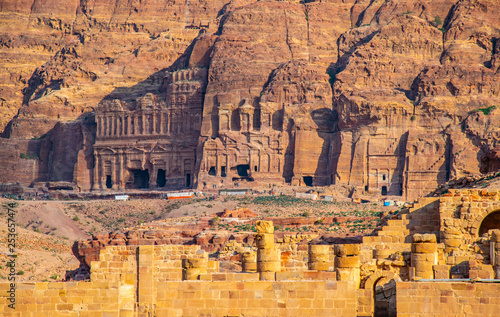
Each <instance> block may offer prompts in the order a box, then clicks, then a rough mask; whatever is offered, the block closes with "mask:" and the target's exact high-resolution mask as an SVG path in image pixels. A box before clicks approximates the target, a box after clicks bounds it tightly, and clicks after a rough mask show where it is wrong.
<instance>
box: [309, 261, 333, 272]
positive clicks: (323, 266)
mask: <svg viewBox="0 0 500 317" xmlns="http://www.w3.org/2000/svg"><path fill="white" fill-rule="evenodd" d="M308 268H309V270H312V271H329V270H330V263H329V262H322V261H321V262H309V263H308Z"/></svg>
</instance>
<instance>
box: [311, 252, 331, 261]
mask: <svg viewBox="0 0 500 317" xmlns="http://www.w3.org/2000/svg"><path fill="white" fill-rule="evenodd" d="M329 261H330V256H329V255H328V254H311V253H309V262H329Z"/></svg>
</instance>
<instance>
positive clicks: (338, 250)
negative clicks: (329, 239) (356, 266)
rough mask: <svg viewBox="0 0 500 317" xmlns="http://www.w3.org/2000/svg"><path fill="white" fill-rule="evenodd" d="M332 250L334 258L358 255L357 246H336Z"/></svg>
mask: <svg viewBox="0 0 500 317" xmlns="http://www.w3.org/2000/svg"><path fill="white" fill-rule="evenodd" d="M334 250H335V255H336V256H341V257H343V256H348V255H358V254H359V244H336V245H335V246H334Z"/></svg>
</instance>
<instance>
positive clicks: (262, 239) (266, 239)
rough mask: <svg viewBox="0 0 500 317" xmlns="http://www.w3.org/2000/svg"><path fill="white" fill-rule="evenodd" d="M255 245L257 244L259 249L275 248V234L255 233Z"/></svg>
mask: <svg viewBox="0 0 500 317" xmlns="http://www.w3.org/2000/svg"><path fill="white" fill-rule="evenodd" d="M255 245H256V246H257V249H272V248H274V234H270V233H257V234H256V235H255Z"/></svg>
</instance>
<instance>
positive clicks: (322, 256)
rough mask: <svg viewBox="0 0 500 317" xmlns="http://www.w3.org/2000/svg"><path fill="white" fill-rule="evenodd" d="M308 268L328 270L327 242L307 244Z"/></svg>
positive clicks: (328, 251) (328, 252)
mask: <svg viewBox="0 0 500 317" xmlns="http://www.w3.org/2000/svg"><path fill="white" fill-rule="evenodd" d="M308 251H309V257H308V258H309V261H308V263H307V266H308V268H309V270H314V271H329V270H330V246H329V245H328V244H321V245H319V244H317V245H309V250H308Z"/></svg>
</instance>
